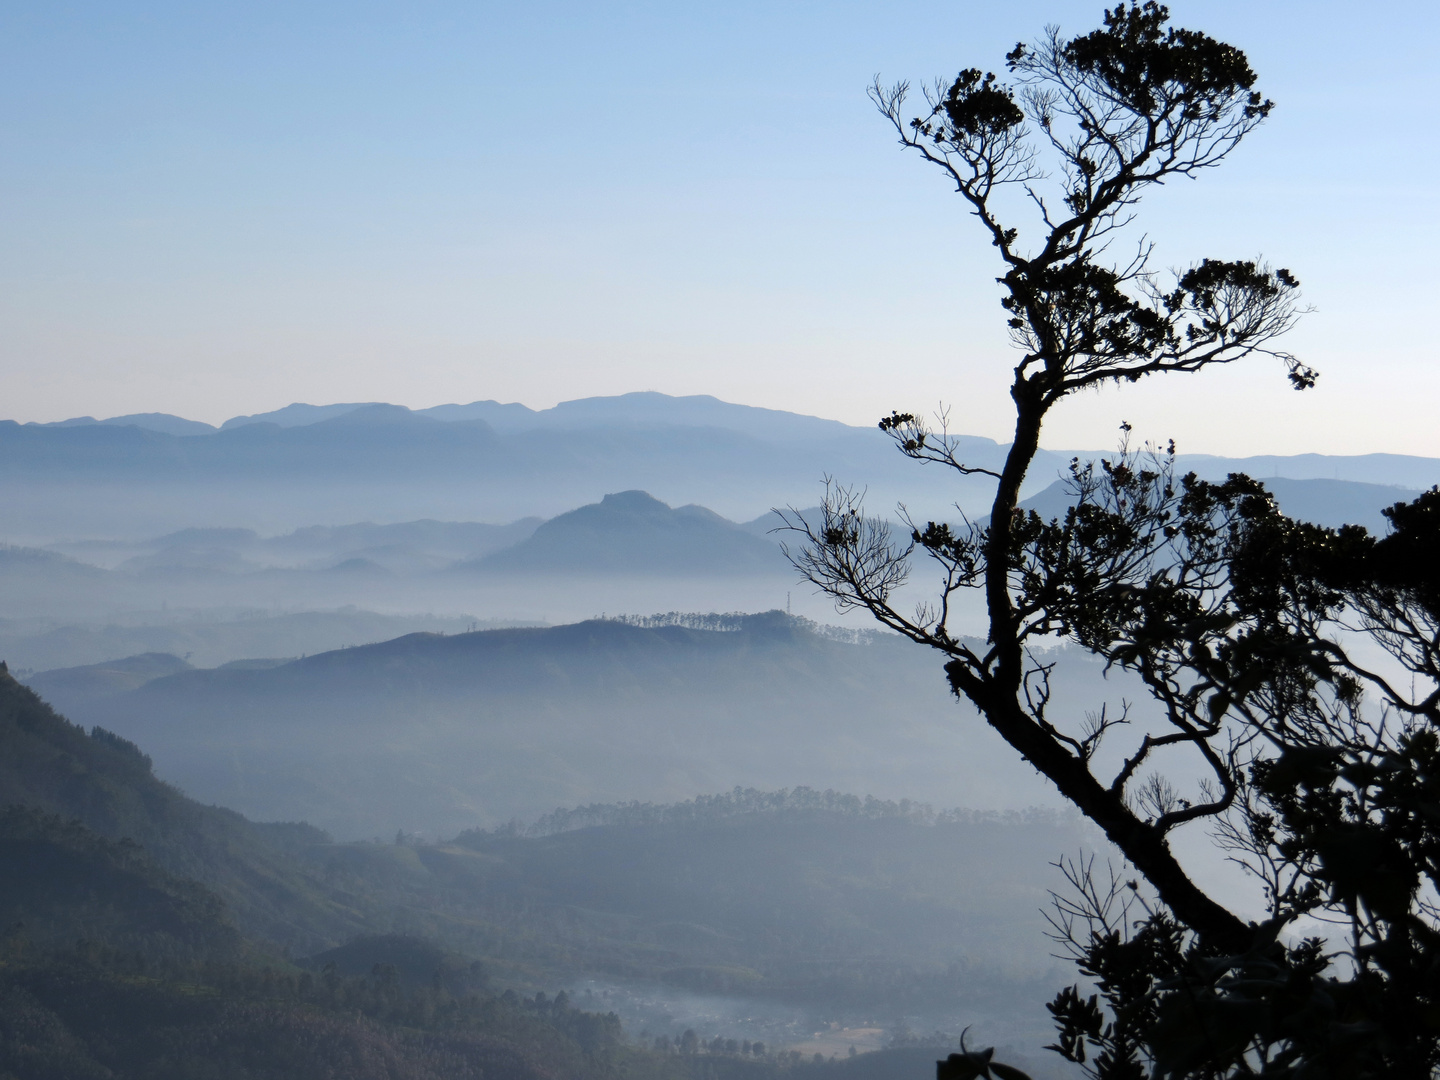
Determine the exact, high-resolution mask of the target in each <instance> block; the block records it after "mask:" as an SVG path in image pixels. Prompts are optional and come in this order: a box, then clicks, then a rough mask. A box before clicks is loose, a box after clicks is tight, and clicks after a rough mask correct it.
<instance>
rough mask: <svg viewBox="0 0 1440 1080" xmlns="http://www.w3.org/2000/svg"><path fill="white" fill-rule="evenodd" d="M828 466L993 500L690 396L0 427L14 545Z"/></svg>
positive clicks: (1368, 474) (915, 506)
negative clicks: (217, 421) (218, 420)
mask: <svg viewBox="0 0 1440 1080" xmlns="http://www.w3.org/2000/svg"><path fill="white" fill-rule="evenodd" d="M877 411H878V410H877ZM1004 453H1005V447H1004V446H1003V445H1001V444H999V443H996V442H995V441H993V440H991V439H985V438H979V437H970V436H961V437H960V439H959V455H960V456H961V457H962V458H963V459H965V460H966V461H967V462H968V463H970V464H973V465H976V466H979V467H983V468H995V467H998V465H999V463H1000V462H1001V461H1002V459H1003V456H1004ZM1092 455H1095V456H1098V455H1096V452H1093V451H1083V452H1080V456H1092ZM1071 456H1073V454H1072V453H1067V452H1059V451H1047V452H1044V453H1042V454H1041V455H1040V457H1039V458H1038V459H1037V461H1036V465H1035V467H1034V469H1033V470H1032V475H1031V477H1030V480H1029V482H1028V484H1027V486H1026V489H1025V491H1024V492H1023V494H1024V495H1026V496H1029V495H1033V494H1036V493H1037V492H1039V491H1041V490H1042V489H1044V488H1045V487H1047V486H1048V485H1049V484H1051V483H1052V482H1053V481H1054V480H1055V479H1056V478H1057V477H1059V476H1061V475H1062V474H1063V472H1064V470H1065V467H1066V463H1067V462H1068V461H1069V459H1070V457H1071ZM1177 465H1178V468H1179V469H1180V471H1182V472H1183V471H1186V470H1189V469H1194V470H1196V471H1197V472H1198V473H1200V475H1202V476H1204V477H1206V478H1220V477H1223V476H1224V475H1225V474H1226V473H1228V472H1231V471H1244V472H1249V473H1251V474H1252V475H1254V476H1256V477H1257V478H1260V479H1265V478H1273V477H1282V478H1285V479H1291V480H1310V479H1315V480H1318V479H1327V480H1347V481H1353V482H1358V483H1368V484H1392V485H1400V486H1402V487H1405V488H1407V489H1414V490H1420V489H1424V488H1428V487H1430V486H1431V485H1433V484H1437V483H1440V459H1436V458H1421V457H1410V456H1405V455H1394V454H1370V455H1360V456H1344V457H1328V456H1324V455H1317V454H1301V455H1296V456H1292V457H1274V456H1260V457H1253V458H1234V459H1230V458H1219V457H1212V456H1206V455H1182V456H1181V457H1180V458H1179V460H1178V462H1177ZM827 476H829V477H834V478H835V479H837V480H838V481H840V482H842V483H846V484H853V485H855V486H857V487H860V488H864V489H866V490H868V492H869V493H870V497H871V499H872V501H873V503H874V505H875V506H876V508H877V509H878V510H880V512H882V513H889V512H891V510H892V508H893V506H894V504H895V503H896V502H904V503H906V504H907V505H908V506H909V507H910V508H911V509H912V510H913V511H915V512H916V513H917V514H920V515H929V516H935V515H937V514H942V513H947V512H948V508H949V507H951V506H953V504H955V503H956V502H959V504H960V505H961V506H963V507H964V508H965V509H966V511H967V513H972V514H974V513H983V512H984V511H985V510H986V509H988V505H987V504H988V502H989V492H990V482H989V481H988V480H987V479H986V478H985V477H983V476H972V477H968V478H964V477H956V476H942V475H941V474H939V473H937V471H936V470H934V469H926V468H922V467H919V466H917V465H916V464H915V463H913V462H911V461H908V460H906V459H905V458H904V457H903V456H902V455H900V454H898V453H896V451H895V448H894V447H893V445H892V444H891V442H890V440H889V438H888V437H887V436H886V435H885V434H884V433H882V432H881V431H879V430H878V429H877V428H874V427H854V426H850V425H847V424H843V423H839V422H837V421H833V420H825V419H821V418H818V417H813V416H804V415H801V414H797V413H789V412H783V411H779V410H772V409H760V408H753V407H750V406H744V405H737V404H733V403H729V402H724V401H721V400H719V399H717V398H714V397H708V396H703V395H696V396H690V397H670V396H667V395H664V394H659V393H654V392H645V393H636V394H623V395H618V396H615V397H597V398H584V399H579V400H575V401H566V402H562V403H561V404H559V405H556V406H554V407H553V408H550V409H540V410H534V409H529V408H527V407H525V406H523V405H519V404H515V403H500V402H495V401H478V402H471V403H469V404H464V405H461V404H453V405H439V406H434V407H432V408H428V409H419V410H411V409H407V408H405V407H403V406H398V405H391V404H386V403H383V402H351V403H342V404H332V405H308V404H302V403H296V404H293V405H289V406H286V407H285V408H283V409H278V410H274V411H273V412H269V413H258V414H254V415H250V416H241V417H232V418H231V419H230V420H228V421H226V422H225V424H223V425H222V426H221V427H220V428H219V429H215V428H212V427H210V426H209V425H197V424H195V423H194V422H192V421H187V420H184V419H183V418H178V417H170V416H164V415H162V414H134V415H130V416H120V417H111V418H109V419H107V420H101V421H95V420H92V419H91V418H88V417H81V418H76V419H74V420H69V421H61V422H59V423H58V424H52V425H39V424H18V423H16V422H14V421H0V497H3V498H4V499H5V500H6V502H7V505H8V506H9V507H10V508H11V511H12V512H11V515H10V517H11V520H12V521H15V522H19V523H22V527H23V528H24V529H26V530H27V532H26V533H25V534H24V536H23V537H13V536H12V539H24V540H25V541H26V542H31V541H32V540H48V539H52V538H59V537H61V536H72V537H73V536H136V535H147V534H148V535H152V536H153V535H155V533H157V532H160V531H163V530H164V529H165V528H181V527H184V526H193V525H197V524H206V523H209V522H214V523H216V524H221V523H224V524H230V525H236V524H238V525H242V526H244V527H249V528H253V529H256V530H259V531H262V532H278V531H283V530H284V529H286V528H290V529H293V528H296V527H299V526H302V525H314V524H328V523H339V522H342V521H347V520H348V521H356V520H360V519H363V518H368V519H370V520H389V521H404V520H411V519H417V518H432V519H447V518H448V519H450V520H471V521H474V520H490V521H495V520H507V519H508V520H513V519H516V518H521V517H529V516H541V517H549V516H553V515H555V514H558V513H563V512H564V511H566V510H568V509H570V508H573V507H575V506H577V505H581V504H584V503H589V502H593V501H594V500H595V499H596V498H598V497H599V496H600V495H601V494H602V493H605V492H618V491H626V490H644V491H648V492H650V493H651V494H652V495H654V496H655V497H656V498H658V499H660V500H661V501H664V502H667V503H669V504H670V505H671V506H682V505H686V504H690V503H698V504H701V505H704V506H707V507H710V508H711V509H713V510H715V511H716V512H718V513H720V514H722V515H723V516H726V517H728V518H731V519H732V520H747V519H751V518H754V517H755V516H756V515H758V514H762V513H763V512H764V511H766V510H767V509H769V508H770V507H774V506H785V505H796V506H812V505H814V504H815V502H816V501H817V499H818V496H819V493H820V489H821V485H822V482H823V480H824V478H825V477H827Z"/></svg>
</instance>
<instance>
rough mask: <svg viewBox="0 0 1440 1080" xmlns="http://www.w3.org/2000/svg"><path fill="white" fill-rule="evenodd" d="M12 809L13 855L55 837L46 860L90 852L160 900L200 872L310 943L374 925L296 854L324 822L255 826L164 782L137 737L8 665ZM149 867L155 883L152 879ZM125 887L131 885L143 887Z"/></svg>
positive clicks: (233, 899) (1, 743) (285, 936)
mask: <svg viewBox="0 0 1440 1080" xmlns="http://www.w3.org/2000/svg"><path fill="white" fill-rule="evenodd" d="M0 806H23V807H25V808H27V813H26V814H25V815H18V816H17V815H12V816H11V817H10V818H8V819H7V830H8V831H7V833H6V836H7V838H8V840H7V842H8V843H10V844H11V850H12V852H13V851H17V850H19V849H18V848H17V847H16V845H22V846H23V845H24V844H31V845H35V844H40V845H44V846H46V847H47V848H48V849H50V851H51V852H52V854H51V855H49V856H44V858H50V859H51V860H52V861H53V862H54V864H55V866H56V873H59V872H60V869H59V867H60V865H61V863H62V862H64V861H65V860H67V859H71V858H74V857H77V852H84V853H85V854H86V857H87V858H89V859H91V860H92V861H96V862H97V864H99V863H103V864H104V865H105V867H106V870H105V871H104V872H105V874H106V877H107V880H112V881H114V882H116V883H119V882H121V881H123V880H127V875H129V876H130V877H132V878H133V877H134V876H135V875H136V874H138V875H139V878H138V879H137V880H136V881H135V882H134V883H133V888H148V889H150V890H151V891H152V893H153V894H154V895H155V896H157V897H159V896H164V895H168V891H173V889H174V888H177V887H178V886H177V885H176V884H175V882H176V879H190V880H195V881H199V882H202V883H203V884H204V885H205V887H206V888H208V889H210V890H213V891H215V892H218V893H219V894H221V895H223V897H224V898H225V901H226V903H227V905H228V908H229V911H230V913H231V915H232V916H233V918H234V919H235V921H236V924H237V925H238V926H239V927H241V928H242V929H243V930H245V931H246V932H247V933H249V934H252V935H254V936H256V937H258V938H263V939H266V940H270V941H275V942H279V943H283V944H285V945H288V946H290V947H292V948H296V949H299V950H308V949H309V948H313V947H315V946H317V945H319V944H321V943H324V942H328V941H333V940H334V939H336V938H337V937H341V936H344V935H346V934H350V933H355V932H357V931H358V930H359V929H360V928H361V927H362V926H363V925H364V922H363V919H362V917H361V915H360V913H359V912H358V911H357V910H355V909H354V908H353V907H351V906H350V905H349V904H347V902H346V898H345V897H343V896H337V895H335V894H334V893H333V892H332V891H331V890H328V889H327V888H326V887H324V886H323V885H322V884H321V883H319V882H318V881H316V880H315V879H314V878H313V876H311V875H309V874H308V873H307V872H306V871H305V870H304V868H303V867H302V866H301V865H300V864H299V863H297V862H296V861H295V860H294V859H293V858H292V857H290V856H289V855H288V854H287V853H286V851H285V845H286V843H287V842H293V839H294V837H295V836H297V835H298V836H301V837H304V838H305V839H307V840H311V839H321V838H323V834H321V833H320V832H319V830H315V829H310V828H309V827H308V826H290V827H284V826H262V825H255V824H253V823H251V822H249V821H246V820H245V819H244V818H243V817H241V816H240V815H239V814H237V813H235V812H233V811H231V810H223V809H221V808H219V807H215V806H202V805H200V804H199V803H196V802H194V801H193V800H191V799H189V798H187V797H185V796H184V795H183V794H181V793H180V792H179V791H177V790H176V789H175V788H173V787H171V786H170V785H168V784H166V783H163V782H162V781H160V780H158V779H157V778H156V777H155V776H154V774H153V773H152V771H151V762H150V758H149V757H147V756H146V755H145V754H143V753H142V752H141V751H140V750H139V748H138V747H136V746H135V744H134V743H131V742H129V741H128V740H126V739H123V738H120V737H119V736H116V735H113V734H111V733H109V732H107V731H105V730H103V729H98V728H97V729H94V730H92V731H91V732H90V733H88V734H87V733H86V731H85V729H84V728H82V727H79V726H77V725H75V724H72V723H70V722H69V721H67V720H66V719H65V718H64V717H61V716H58V715H57V714H56V713H54V712H53V711H52V710H51V709H50V708H49V706H47V705H46V704H45V703H44V702H43V701H41V700H40V699H39V698H38V697H37V696H36V695H35V694H34V692H32V691H31V690H29V689H27V688H26V687H24V686H21V685H20V684H19V683H17V682H16V681H15V679H14V678H13V677H12V676H11V675H10V674H9V672H8V671H5V670H4V668H3V665H0ZM64 823H75V827H76V828H78V829H79V830H80V831H79V832H77V831H76V828H72V827H71V826H69V825H65V824H64ZM125 842H129V843H131V844H132V845H133V844H138V845H140V846H141V847H142V848H143V852H144V858H143V860H140V861H139V862H132V861H131V860H130V859H129V856H128V855H127V854H126V852H125V850H124V849H123V848H121V847H117V846H116V844H123V843H125ZM37 857H39V856H37ZM137 867H138V869H137ZM146 875H150V876H151V877H153V880H151V881H148V882H147V881H146V880H145V878H146ZM116 887H117V888H118V889H119V891H120V892H129V891H130V890H131V888H132V885H130V884H127V885H124V887H123V888H122V887H120V885H119V884H117V886H116ZM36 899H38V898H36ZM186 902H189V901H186ZM195 902H196V903H201V902H200V901H195ZM201 906H203V903H201ZM40 908H43V905H40ZM21 917H22V918H23V917H24V916H21ZM32 918H33V916H32Z"/></svg>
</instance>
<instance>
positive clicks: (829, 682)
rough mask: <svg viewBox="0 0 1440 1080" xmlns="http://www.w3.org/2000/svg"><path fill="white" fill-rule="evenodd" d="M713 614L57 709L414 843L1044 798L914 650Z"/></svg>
mask: <svg viewBox="0 0 1440 1080" xmlns="http://www.w3.org/2000/svg"><path fill="white" fill-rule="evenodd" d="M712 625H715V626H719V625H720V624H718V623H717V624H712ZM725 625H726V626H727V627H728V628H727V629H718V628H717V629H696V628H694V627H693V626H679V625H669V626H636V625H629V624H626V623H622V622H616V621H606V620H595V621H590V622H585V623H579V624H574V625H570V626H558V627H548V628H540V629H512V630H494V631H481V632H478V633H471V634H460V635H455V636H450V637H443V636H439V635H434V634H412V635H410V636H408V637H404V638H399V639H397V640H394V641H389V642H384V643H381V644H377V645H369V646H364V647H361V648H355V649H346V650H341V651H337V652H331V653H325V654H323V655H319V656H312V657H309V658H306V659H303V660H298V661H295V662H293V663H289V664H285V665H283V666H280V667H274V668H269V669H267V670H251V671H246V670H214V671H188V672H182V673H180V674H178V675H174V676H170V677H168V678H162V679H157V680H155V681H153V682H150V683H147V684H146V685H144V686H142V687H141V688H139V689H138V690H135V691H133V692H130V693H126V694H122V695H118V696H115V697H111V698H109V699H106V700H92V701H90V702H87V703H83V704H82V703H77V704H76V706H75V708H76V715H77V716H78V717H80V718H83V719H84V721H85V722H86V723H92V724H100V725H101V726H104V727H106V728H110V729H112V730H115V731H118V732H120V733H122V734H123V735H125V736H126V737H127V738H131V739H134V740H136V741H138V742H140V743H142V744H143V745H145V746H147V747H150V748H152V750H151V752H152V753H154V754H155V755H156V759H157V768H158V769H159V771H160V773H161V774H162V775H164V776H165V777H167V778H168V779H171V780H173V781H174V782H176V783H178V784H180V785H181V786H182V787H183V788H184V789H185V790H187V791H189V792H190V793H192V794H193V795H195V796H197V797H199V798H201V799H204V800H206V801H215V802H219V803H222V804H225V805H229V806H234V807H236V808H237V809H239V810H241V811H242V812H244V813H246V814H248V815H250V816H252V817H258V818H268V819H276V818H279V819H304V820H308V821H311V822H314V823H315V824H317V825H320V826H321V827H323V828H325V829H327V830H329V831H331V832H333V833H336V834H337V835H340V836H346V837H366V836H370V837H373V836H383V837H387V838H388V837H391V836H393V835H394V834H395V832H396V830H397V829H403V830H405V831H406V832H421V833H424V834H426V835H427V836H429V837H431V838H435V837H437V836H446V835H454V834H455V833H457V832H459V831H460V830H461V829H464V828H470V827H475V826H493V825H497V824H501V823H503V822H505V821H508V820H510V819H511V818H516V817H518V818H521V819H530V818H534V817H536V816H538V815H539V814H542V813H545V812H547V811H549V810H550V809H552V808H553V807H555V806H563V805H575V804H579V803H586V802H613V801H619V800H625V799H635V798H638V799H642V800H650V801H657V802H672V801H676V800H679V799H686V798H691V797H693V796H695V795H697V794H703V793H707V792H714V791H727V790H729V789H731V788H733V787H735V786H737V785H738V786H742V787H755V788H769V789H775V788H782V787H792V786H795V785H797V784H800V785H806V786H809V787H814V788H818V789H821V790H823V789H826V788H834V789H836V790H842V791H856V792H860V793H864V794H873V795H876V796H878V797H884V798H919V799H922V800H925V801H927V802H931V803H934V804H937V805H942V806H956V805H965V806H975V807H988V808H1005V807H1024V806H1028V805H1033V804H1038V803H1042V802H1044V801H1046V800H1047V799H1049V798H1051V796H1050V795H1049V794H1048V792H1047V791H1046V790H1045V789H1044V788H1043V787H1042V786H1041V785H1040V784H1039V783H1038V782H1037V781H1036V780H1035V779H1034V776H1033V774H1032V771H1031V770H1029V769H1028V768H1026V767H1025V766H1024V765H1023V763H1018V762H1016V761H1015V760H1014V757H1013V755H1011V754H1008V753H1006V752H1005V751H1004V749H1003V748H1002V747H1001V746H1000V745H999V742H998V739H997V738H995V737H994V736H993V735H992V733H991V732H990V731H989V729H988V728H986V727H985V726H984V725H983V724H982V723H980V722H979V721H978V720H977V719H976V718H975V717H974V715H973V713H971V712H969V711H968V710H966V709H962V708H961V707H960V706H958V705H956V704H955V702H954V701H953V699H952V698H951V696H950V694H949V692H948V689H947V687H946V685H945V679H944V674H943V672H942V671H941V670H940V667H939V665H938V664H937V663H936V661H935V660H934V659H933V658H932V657H931V656H930V655H928V654H927V653H926V652H925V651H924V650H920V649H915V648H913V647H910V646H907V645H906V644H905V643H903V642H901V641H900V640H899V639H898V638H895V639H891V638H883V637H874V638H869V639H866V640H864V641H862V642H858V643H852V642H848V641H842V640H836V639H834V638H833V637H830V636H827V635H826V634H825V633H823V632H821V631H820V630H818V629H817V628H816V627H814V626H813V624H807V623H806V622H805V621H804V620H800V619H791V618H788V617H787V616H785V615H784V614H783V613H780V612H771V613H769V614H766V615H755V616H745V617H738V618H734V619H731V620H729V622H728V623H725ZM1066 671H1067V672H1068V674H1067V675H1066V677H1067V678H1073V679H1074V680H1078V682H1079V683H1080V684H1083V686H1081V687H1080V689H1077V690H1076V691H1075V693H1073V694H1072V695H1071V700H1073V701H1074V702H1075V703H1076V707H1077V708H1082V709H1095V708H1098V707H1099V703H1100V702H1101V701H1104V700H1105V698H1106V696H1107V694H1108V695H1109V696H1111V697H1116V698H1117V700H1118V695H1119V694H1120V692H1121V688H1120V687H1119V686H1117V685H1111V684H1109V683H1107V682H1106V681H1105V680H1104V679H1103V678H1102V677H1101V675H1100V670H1099V668H1098V666H1097V665H1088V666H1087V665H1086V664H1084V663H1082V662H1079V661H1077V662H1076V663H1075V664H1071V665H1069V666H1068V667H1067V668H1066ZM1057 678H1058V676H1057ZM1131 696H1134V695H1133V694H1132V695H1131ZM1059 697H1060V695H1058V694H1057V702H1058V700H1059ZM1056 707H1057V708H1060V707H1061V706H1060V705H1058V704H1057V706H1056Z"/></svg>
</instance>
